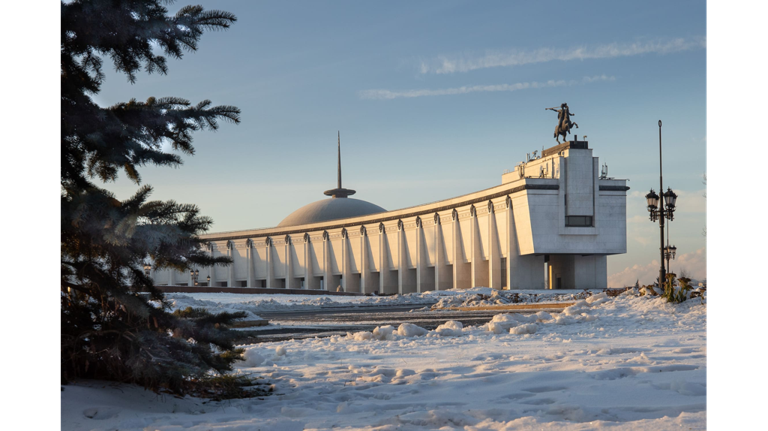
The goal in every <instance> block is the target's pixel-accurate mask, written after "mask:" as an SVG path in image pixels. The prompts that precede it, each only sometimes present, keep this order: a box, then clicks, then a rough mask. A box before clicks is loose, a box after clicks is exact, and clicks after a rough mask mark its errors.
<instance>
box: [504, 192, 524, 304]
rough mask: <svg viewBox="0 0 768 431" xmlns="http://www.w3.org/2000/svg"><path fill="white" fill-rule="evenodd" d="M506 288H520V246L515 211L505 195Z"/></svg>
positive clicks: (509, 199)
mask: <svg viewBox="0 0 768 431" xmlns="http://www.w3.org/2000/svg"><path fill="white" fill-rule="evenodd" d="M506 206H507V235H506V238H505V241H507V288H509V289H520V288H521V287H522V286H520V272H519V271H518V264H519V261H520V247H519V244H518V242H517V228H516V227H515V212H514V208H513V207H512V199H511V198H510V197H509V196H507V200H506Z"/></svg>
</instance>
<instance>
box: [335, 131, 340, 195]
mask: <svg viewBox="0 0 768 431" xmlns="http://www.w3.org/2000/svg"><path fill="white" fill-rule="evenodd" d="M336 133H338V135H337V137H338V139H339V140H338V143H339V146H338V152H339V184H338V185H337V186H336V187H337V188H339V189H340V188H341V131H340V130H337V131H336Z"/></svg>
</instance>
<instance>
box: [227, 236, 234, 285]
mask: <svg viewBox="0 0 768 431" xmlns="http://www.w3.org/2000/svg"><path fill="white" fill-rule="evenodd" d="M227 257H228V258H230V259H231V260H232V263H231V264H230V265H229V268H227V269H228V271H227V287H235V242H234V241H227Z"/></svg>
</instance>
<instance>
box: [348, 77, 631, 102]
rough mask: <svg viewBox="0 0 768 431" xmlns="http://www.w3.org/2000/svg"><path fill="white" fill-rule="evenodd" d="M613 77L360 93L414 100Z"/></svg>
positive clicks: (515, 89)
mask: <svg viewBox="0 0 768 431" xmlns="http://www.w3.org/2000/svg"><path fill="white" fill-rule="evenodd" d="M615 80H616V78H615V77H613V76H606V75H595V76H585V77H584V78H583V79H582V80H581V81H576V80H571V81H565V80H562V79H561V80H558V81H555V80H550V81H546V82H535V81H534V82H518V83H516V84H497V85H472V86H463V87H455V88H441V89H436V90H427V89H421V90H404V91H392V90H363V91H360V92H358V95H359V96H360V98H361V99H369V100H391V99H399V98H413V97H425V96H450V95H456V94H467V93H477V92H497V91H518V90H526V89H529V88H548V87H566V86H571V85H577V84H590V83H593V82H599V81H615Z"/></svg>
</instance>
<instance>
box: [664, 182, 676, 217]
mask: <svg viewBox="0 0 768 431" xmlns="http://www.w3.org/2000/svg"><path fill="white" fill-rule="evenodd" d="M675 202H677V194H675V192H673V191H672V189H670V188H669V187H667V191H666V193H664V203H666V204H667V211H670V212H672V211H674V210H675Z"/></svg>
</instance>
